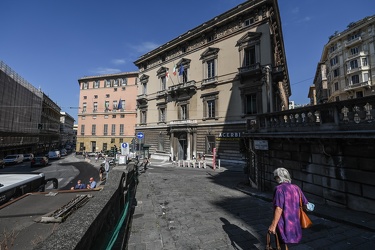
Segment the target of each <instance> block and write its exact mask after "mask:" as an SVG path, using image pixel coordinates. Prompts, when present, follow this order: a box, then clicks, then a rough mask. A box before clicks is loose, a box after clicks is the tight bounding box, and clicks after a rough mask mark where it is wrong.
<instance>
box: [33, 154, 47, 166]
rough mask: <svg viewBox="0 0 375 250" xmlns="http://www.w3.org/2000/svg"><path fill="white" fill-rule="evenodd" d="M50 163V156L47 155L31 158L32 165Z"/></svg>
mask: <svg viewBox="0 0 375 250" xmlns="http://www.w3.org/2000/svg"><path fill="white" fill-rule="evenodd" d="M47 165H48V158H47V157H45V156H36V157H34V158H33V159H32V160H31V167H35V166H43V167H45V166H47Z"/></svg>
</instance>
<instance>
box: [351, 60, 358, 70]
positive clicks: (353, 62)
mask: <svg viewBox="0 0 375 250" xmlns="http://www.w3.org/2000/svg"><path fill="white" fill-rule="evenodd" d="M356 68H358V61H357V60H352V61H350V69H356Z"/></svg>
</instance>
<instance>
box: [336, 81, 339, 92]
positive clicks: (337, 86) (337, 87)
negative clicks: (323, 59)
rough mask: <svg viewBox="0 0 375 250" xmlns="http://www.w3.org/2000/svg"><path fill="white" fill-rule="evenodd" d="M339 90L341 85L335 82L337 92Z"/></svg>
mask: <svg viewBox="0 0 375 250" xmlns="http://www.w3.org/2000/svg"><path fill="white" fill-rule="evenodd" d="M337 90H339V83H338V82H335V91H337Z"/></svg>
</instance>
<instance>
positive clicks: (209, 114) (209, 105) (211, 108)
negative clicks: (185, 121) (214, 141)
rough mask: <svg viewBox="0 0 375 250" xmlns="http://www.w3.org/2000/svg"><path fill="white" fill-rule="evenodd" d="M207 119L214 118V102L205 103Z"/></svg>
mask: <svg viewBox="0 0 375 250" xmlns="http://www.w3.org/2000/svg"><path fill="white" fill-rule="evenodd" d="M206 117H207V118H215V100H208V101H207V114H206Z"/></svg>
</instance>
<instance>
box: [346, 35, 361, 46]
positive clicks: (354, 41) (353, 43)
mask: <svg viewBox="0 0 375 250" xmlns="http://www.w3.org/2000/svg"><path fill="white" fill-rule="evenodd" d="M361 42H362V37H361V36H359V37H356V38H354V39H352V40H350V41H346V42H345V47H350V46H353V45H355V44H357V43H361Z"/></svg>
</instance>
